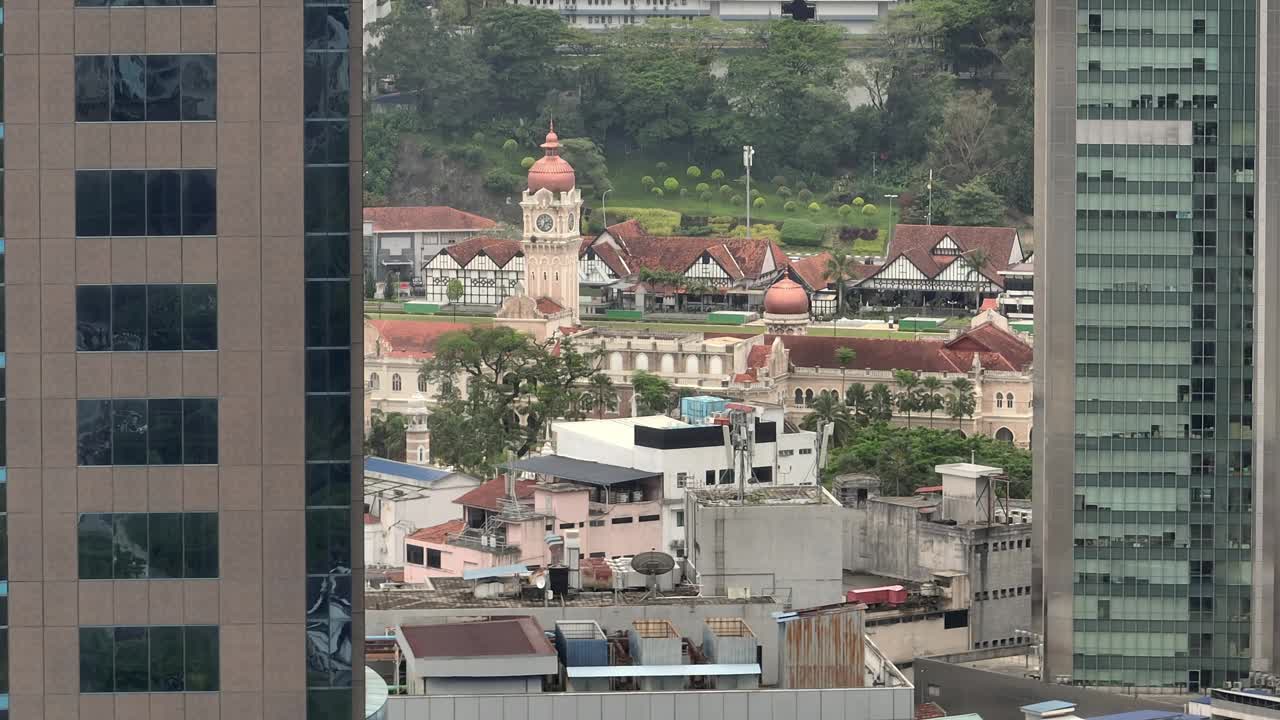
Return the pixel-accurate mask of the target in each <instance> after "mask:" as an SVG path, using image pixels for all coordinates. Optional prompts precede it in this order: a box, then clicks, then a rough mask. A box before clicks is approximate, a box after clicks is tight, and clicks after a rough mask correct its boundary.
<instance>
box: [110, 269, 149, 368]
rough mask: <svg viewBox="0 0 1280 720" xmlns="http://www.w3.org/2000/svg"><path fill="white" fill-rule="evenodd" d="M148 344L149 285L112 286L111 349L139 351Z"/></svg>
mask: <svg viewBox="0 0 1280 720" xmlns="http://www.w3.org/2000/svg"><path fill="white" fill-rule="evenodd" d="M146 346H147V286H146V285H113V286H112V287H111V349H112V350H120V351H125V352H128V351H139V350H144V349H146Z"/></svg>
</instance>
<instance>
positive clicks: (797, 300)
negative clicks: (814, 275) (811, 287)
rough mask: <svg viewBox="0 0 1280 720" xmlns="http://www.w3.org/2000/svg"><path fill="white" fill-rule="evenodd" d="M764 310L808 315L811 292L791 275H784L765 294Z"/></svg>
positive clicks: (772, 312) (776, 313) (771, 312)
mask: <svg viewBox="0 0 1280 720" xmlns="http://www.w3.org/2000/svg"><path fill="white" fill-rule="evenodd" d="M764 311H765V312H766V313H769V314H770V315H807V314H808V313H809V293H807V292H805V290H804V288H803V287H801V286H800V285H798V284H797V283H796V282H795V281H794V280H792V279H791V278H789V277H784V278H782V279H781V280H779V281H778V282H776V283H774V284H773V287H771V288H769V291H768V292H766V293H765V294H764Z"/></svg>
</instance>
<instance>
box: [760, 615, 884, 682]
mask: <svg viewBox="0 0 1280 720" xmlns="http://www.w3.org/2000/svg"><path fill="white" fill-rule="evenodd" d="M863 629H864V628H863V617H862V612H861V611H860V610H856V609H853V608H834V609H832V610H818V611H812V612H811V613H808V614H801V615H799V616H798V617H796V618H794V619H791V620H788V621H787V622H784V623H781V624H780V625H779V630H780V631H781V636H782V637H781V643H780V649H781V653H782V659H781V667H779V668H778V680H779V685H780V687H783V688H807V689H831V688H859V687H863V686H864V685H865V684H866V644H865V643H864V642H863Z"/></svg>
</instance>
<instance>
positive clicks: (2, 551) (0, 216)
mask: <svg viewBox="0 0 1280 720" xmlns="http://www.w3.org/2000/svg"><path fill="white" fill-rule="evenodd" d="M3 36H4V8H3V3H0V39H2V38H3ZM3 91H4V44H3V42H0V98H3V97H4V92H3ZM3 105H4V103H3V102H0V189H3V188H4V144H3V139H4V122H3V121H4V115H3V111H4V108H3ZM4 227H5V225H4V193H3V192H0V704H2V705H3V707H4V708H8V706H9V537H8V530H9V515H8V500H7V499H8V488H9V485H8V471H7V468H6V465H7V464H8V461H7V453H6V441H5V434H6V433H5V430H6V424H7V413H8V407H7V402H6V400H5V398H6V397H7V393H6V390H5V386H6V383H5V362H4V360H5V354H4V351H5V343H4V320H3V318H4V299H5V298H4V296H5V287H4V286H5V277H4V266H5V263H4V259H5V258H4V249H5V248H4ZM8 714H9V711H8V710H7V709H5V710H0V720H5V719H7V718H8Z"/></svg>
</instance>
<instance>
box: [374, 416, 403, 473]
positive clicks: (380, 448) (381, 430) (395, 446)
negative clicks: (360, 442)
mask: <svg viewBox="0 0 1280 720" xmlns="http://www.w3.org/2000/svg"><path fill="white" fill-rule="evenodd" d="M406 426H407V423H406V422H405V419H404V415H401V414H400V413H395V412H393V413H384V412H383V411H381V410H376V409H375V410H371V411H369V434H368V435H366V436H365V439H364V454H365V455H372V456H373V457H380V458H386V459H388V460H396V461H399V462H404V459H405V455H404V448H405V442H404V434H405V428H406Z"/></svg>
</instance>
